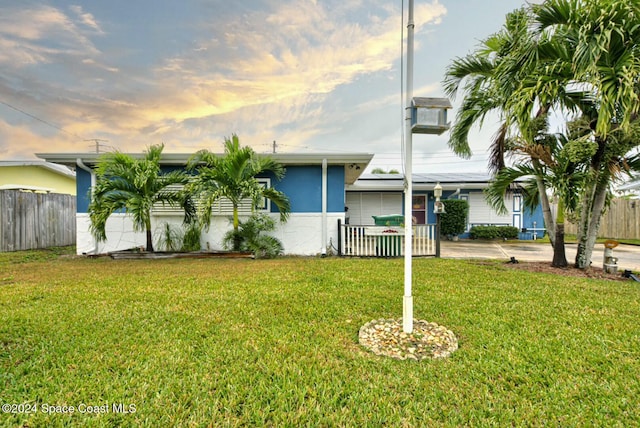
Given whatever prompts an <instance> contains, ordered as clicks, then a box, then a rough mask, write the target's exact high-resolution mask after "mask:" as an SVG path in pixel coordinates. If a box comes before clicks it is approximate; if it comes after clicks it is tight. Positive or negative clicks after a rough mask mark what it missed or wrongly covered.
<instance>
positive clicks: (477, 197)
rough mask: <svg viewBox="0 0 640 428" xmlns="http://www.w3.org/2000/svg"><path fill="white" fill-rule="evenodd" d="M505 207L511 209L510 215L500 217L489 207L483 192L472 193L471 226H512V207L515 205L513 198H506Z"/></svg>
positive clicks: (470, 207)
mask: <svg viewBox="0 0 640 428" xmlns="http://www.w3.org/2000/svg"><path fill="white" fill-rule="evenodd" d="M505 205H506V206H507V208H508V209H509V213H507V214H506V215H498V213H496V212H495V211H494V210H493V209H492V208H491V207H490V206H489V205H487V202H486V201H485V198H484V193H482V192H470V193H469V223H471V224H504V225H509V226H510V225H511V224H512V221H513V219H512V213H511V207H512V205H513V201H512V197H511V196H507V197H506V198H505Z"/></svg>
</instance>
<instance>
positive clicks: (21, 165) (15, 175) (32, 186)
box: [0, 160, 76, 195]
mask: <svg viewBox="0 0 640 428" xmlns="http://www.w3.org/2000/svg"><path fill="white" fill-rule="evenodd" d="M0 190H30V191H34V192H47V193H61V194H68V195H75V194H76V174H75V172H73V170H71V169H69V168H67V167H66V166H63V165H58V164H55V163H50V162H45V161H41V160H26V161H0Z"/></svg>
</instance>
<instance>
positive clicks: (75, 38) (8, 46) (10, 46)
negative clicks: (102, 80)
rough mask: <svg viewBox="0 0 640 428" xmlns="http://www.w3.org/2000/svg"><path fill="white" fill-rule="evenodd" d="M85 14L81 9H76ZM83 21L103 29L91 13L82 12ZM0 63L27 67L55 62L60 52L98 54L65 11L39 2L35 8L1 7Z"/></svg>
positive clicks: (83, 32)
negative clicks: (92, 18) (93, 19)
mask: <svg viewBox="0 0 640 428" xmlns="http://www.w3.org/2000/svg"><path fill="white" fill-rule="evenodd" d="M75 11H76V13H78V12H79V13H82V11H81V8H79V7H76V8H75ZM80 19H81V23H82V24H83V25H84V26H85V27H87V26H89V27H90V28H91V30H93V31H94V32H101V30H100V28H99V26H98V24H97V23H96V22H95V21H91V15H90V14H84V13H83V14H82V16H81V17H80ZM0 47H1V48H2V49H1V50H0V64H2V65H3V66H5V67H11V68H14V67H18V68H20V67H24V66H27V65H33V64H38V63H47V62H51V61H54V59H55V57H56V56H58V55H74V56H77V55H85V56H86V55H91V56H94V55H97V54H98V53H99V51H98V49H96V47H95V46H94V45H93V43H92V42H91V40H90V39H89V37H88V36H87V34H86V31H85V30H84V29H83V28H80V26H79V25H78V23H77V21H76V20H74V19H72V18H71V17H69V16H67V15H66V14H65V13H63V12H62V11H61V10H59V9H56V8H54V7H51V6H45V5H38V6H34V7H31V8H11V7H0Z"/></svg>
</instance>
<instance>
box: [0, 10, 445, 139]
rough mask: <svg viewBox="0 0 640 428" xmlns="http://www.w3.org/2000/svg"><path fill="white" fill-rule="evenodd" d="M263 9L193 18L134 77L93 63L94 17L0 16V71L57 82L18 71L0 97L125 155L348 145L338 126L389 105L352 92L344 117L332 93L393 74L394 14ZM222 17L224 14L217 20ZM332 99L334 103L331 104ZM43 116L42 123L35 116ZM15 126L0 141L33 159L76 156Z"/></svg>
mask: <svg viewBox="0 0 640 428" xmlns="http://www.w3.org/2000/svg"><path fill="white" fill-rule="evenodd" d="M265 3H269V4H270V8H269V9H267V10H264V9H263V10H260V9H259V8H257V7H253V8H250V7H249V6H245V5H243V4H240V3H239V4H234V5H233V6H229V8H223V9H222V12H220V11H218V10H213V11H211V9H210V12H209V13H201V14H199V15H198V19H195V20H193V21H189V26H190V28H189V32H188V33H186V34H185V35H184V38H188V39H190V40H191V43H190V45H187V48H184V46H183V49H179V50H175V51H173V52H172V53H170V54H167V51H165V50H162V49H158V50H157V52H153V54H154V56H155V62H152V63H143V62H142V61H140V62H139V63H136V65H135V66H134V65H132V64H131V63H129V64H125V63H121V62H119V59H121V58H122V57H123V54H122V51H123V50H126V51H127V52H131V51H135V49H133V48H132V47H131V46H118V45H115V46H111V47H110V49H109V50H106V49H105V52H101V51H100V50H99V49H98V48H97V47H96V45H94V43H93V42H92V40H93V38H94V37H96V36H99V37H102V38H104V40H103V42H102V43H101V46H107V45H108V42H109V41H111V35H110V34H108V33H105V32H104V30H103V29H102V25H101V23H100V18H101V16H100V15H98V16H97V17H96V16H94V15H93V14H90V13H88V12H86V11H85V10H84V9H83V7H81V6H78V5H73V6H70V7H68V9H66V10H65V11H66V13H65V11H62V10H59V9H55V8H52V7H49V6H43V5H40V6H31V7H24V8H14V9H10V10H9V9H6V8H5V9H4V10H3V8H2V7H0V65H6V66H8V67H9V69H14V70H15V68H16V67H22V68H24V67H26V66H38V65H39V66H41V65H43V64H47V63H50V62H52V61H55V62H56V63H57V64H59V65H60V66H61V67H62V68H63V70H64V71H65V72H66V73H65V74H66V76H64V77H61V78H60V79H56V78H53V77H51V76H49V75H47V74H46V70H44V69H37V70H38V72H37V73H36V72H34V73H22V72H21V71H20V70H18V71H15V75H14V77H13V78H12V79H9V81H8V83H7V82H3V81H2V79H0V94H2V93H3V92H4V93H11V90H12V89H13V94H12V96H13V98H14V99H15V100H19V101H20V103H18V105H20V106H22V107H23V108H25V109H27V110H28V111H32V112H34V113H36V114H38V115H40V114H42V115H43V117H45V118H47V120H49V121H51V122H53V123H55V124H57V125H59V126H60V127H62V128H64V129H65V130H66V131H68V132H69V133H72V134H75V135H77V136H81V137H83V138H103V139H108V140H109V143H108V144H110V145H114V146H117V147H120V148H121V149H123V150H127V151H137V150H139V149H141V148H143V147H144V146H146V145H148V144H151V143H157V142H165V143H166V145H167V151H185V149H186V148H191V147H194V148H202V147H201V146H211V145H215V144H217V143H218V142H220V141H221V140H222V138H223V137H224V136H227V135H229V134H230V133H232V132H238V133H240V135H241V138H242V140H243V141H244V142H246V143H251V142H257V143H260V144H269V143H271V142H272V141H273V139H274V138H276V139H277V140H279V141H280V140H281V141H282V143H283V146H284V147H287V146H288V147H293V148H295V147H305V146H306V145H307V144H309V143H308V142H309V141H311V140H313V139H317V138H325V139H326V138H328V137H329V136H331V137H333V136H335V135H337V134H340V133H344V134H345V136H343V137H341V138H343V139H345V138H346V139H348V138H350V136H349V132H345V129H347V130H348V129H349V127H350V126H351V125H350V124H349V121H351V122H354V123H355V122H361V121H362V120H361V119H362V118H361V116H358V114H360V113H362V112H363V111H366V110H368V111H369V112H374V111H380V110H381V109H384V107H385V103H386V102H387V101H388V100H392V101H394V102H396V100H397V95H393V97H392V98H391V95H388V96H385V95H384V89H383V92H382V93H383V97H382V98H380V99H378V98H377V96H374V95H373V92H374V91H366V84H365V83H360V84H359V85H360V87H361V88H364V89H365V90H364V91H363V94H360V96H359V98H357V99H354V100H353V102H354V104H355V108H354V111H352V112H349V113H347V114H345V113H344V112H339V111H337V108H336V105H335V103H337V102H340V103H345V102H350V101H351V100H350V99H349V98H348V97H349V95H348V93H347V91H346V90H344V89H343V88H347V87H348V86H349V85H351V84H353V83H357V82H359V81H361V80H368V79H371V82H372V83H371V84H372V85H376V86H377V85H378V84H379V83H380V82H381V81H385V80H387V81H391V80H393V79H395V78H396V76H397V75H398V71H397V70H396V69H394V67H397V64H398V61H399V58H400V54H401V49H400V37H401V36H402V34H403V33H404V31H402V28H401V26H400V13H401V11H400V10H399V5H389V4H388V3H389V2H386V1H382V0H371V1H367V2H362V1H347V2H344V1H337V0H328V1H323V2H314V1H286V2H283V1H269V0H266V1H265ZM227 9H232V11H233V13H231V12H227V13H229V15H225V14H224V13H225V11H227ZM445 14H446V9H445V8H444V7H443V6H442V5H441V4H440V3H438V2H437V1H433V2H431V3H424V4H420V5H418V6H417V7H416V10H415V20H416V23H420V24H419V25H418V27H417V31H424V29H425V28H427V27H428V26H429V25H437V24H438V23H439V22H440V20H441V19H442V17H443V16H444V15H445ZM7 16H11V19H9V18H7ZM178 24H180V23H179V22H177V23H176V26H177V28H182V27H181V26H180V25H178ZM182 24H184V25H186V23H182ZM121 25H122V24H121ZM159 44H162V43H159ZM163 47H164V46H163ZM115 64H117V66H116V65H115ZM29 70H31V68H29ZM43 70H44V71H43ZM3 86H4V88H3ZM376 89H377V88H376ZM393 90H394V91H395V88H394V89H393ZM7 91H8V92H7ZM336 92H341V95H340V97H342V99H340V100H336V97H335V95H336ZM368 92H371V94H369V93H368ZM390 93H391V92H389V94H390ZM43 105H44V106H48V107H49V111H48V113H47V114H45V113H41V111H43V110H39V108H41V107H42V106H43ZM340 107H344V106H343V105H342V106H340ZM385 120H388V119H385ZM19 123H20V122H14V123H13V124H9V123H8V122H4V124H3V126H4V128H3V131H4V132H5V133H9V128H8V127H12V129H14V130H15V131H16V134H20V135H21V136H22V137H21V138H30V141H33V142H37V144H36V143H34V144H35V145H36V146H37V145H38V144H42V145H41V146H40V147H41V148H40V149H39V150H37V151H42V147H47V149H46V150H47V151H54V147H57V146H56V145H57V144H64V142H65V141H66V144H67V145H68V146H69V149H70V150H79V148H82V147H84V145H86V143H83V142H82V140H79V139H78V140H74V141H73V142H70V141H69V140H70V139H71V137H70V136H69V135H64V134H61V135H59V136H58V137H59V138H57V139H55V141H52V142H50V143H47V142H45V141H46V140H47V139H46V138H44V137H38V136H37V135H36V134H35V133H32V135H27V134H25V132H26V129H23V128H22V126H21V125H19ZM380 123H382V122H380ZM358 125H359V126H365V125H364V124H362V123H359V124H358ZM354 132H355V131H354ZM274 135H275V136H277V137H274ZM7 141H8V140H7ZM11 141H16V140H15V139H11ZM338 144H339V143H338ZM265 147H266V146H265ZM50 148H51V149H50Z"/></svg>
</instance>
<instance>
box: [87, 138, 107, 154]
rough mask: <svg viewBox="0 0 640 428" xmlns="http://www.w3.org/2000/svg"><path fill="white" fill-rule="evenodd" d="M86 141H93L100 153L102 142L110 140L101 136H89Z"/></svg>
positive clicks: (97, 151)
mask: <svg viewBox="0 0 640 428" xmlns="http://www.w3.org/2000/svg"><path fill="white" fill-rule="evenodd" d="M84 141H93V142H94V143H95V148H96V153H100V143H108V142H109V140H101V139H99V138H89V139H88V140H84Z"/></svg>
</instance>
